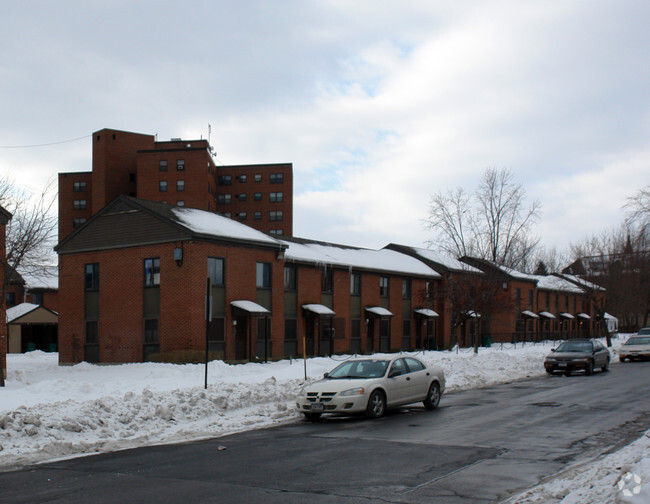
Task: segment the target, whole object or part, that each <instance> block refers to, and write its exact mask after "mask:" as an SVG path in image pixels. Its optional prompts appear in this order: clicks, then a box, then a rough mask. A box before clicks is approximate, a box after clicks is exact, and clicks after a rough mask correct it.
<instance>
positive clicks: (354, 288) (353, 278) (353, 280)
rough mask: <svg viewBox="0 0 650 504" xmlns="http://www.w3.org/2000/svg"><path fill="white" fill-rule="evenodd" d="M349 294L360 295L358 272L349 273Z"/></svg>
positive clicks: (359, 276)
mask: <svg viewBox="0 0 650 504" xmlns="http://www.w3.org/2000/svg"><path fill="white" fill-rule="evenodd" d="M350 295H351V296H360V295H361V275H360V274H359V273H352V274H350Z"/></svg>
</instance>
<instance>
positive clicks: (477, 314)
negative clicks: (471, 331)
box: [465, 310, 481, 318]
mask: <svg viewBox="0 0 650 504" xmlns="http://www.w3.org/2000/svg"><path fill="white" fill-rule="evenodd" d="M465 314H466V315H468V316H469V317H471V318H481V314H480V313H477V312H475V311H474V310H469V311H466V312H465Z"/></svg>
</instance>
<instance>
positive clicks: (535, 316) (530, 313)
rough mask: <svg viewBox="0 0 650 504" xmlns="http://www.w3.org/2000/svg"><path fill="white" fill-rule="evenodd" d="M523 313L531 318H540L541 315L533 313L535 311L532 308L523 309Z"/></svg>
mask: <svg viewBox="0 0 650 504" xmlns="http://www.w3.org/2000/svg"><path fill="white" fill-rule="evenodd" d="M521 314H522V315H523V316H524V317H529V318H539V315H537V313H533V312H532V311H530V310H523V311H522V312H521Z"/></svg>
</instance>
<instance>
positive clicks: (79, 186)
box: [72, 182, 86, 192]
mask: <svg viewBox="0 0 650 504" xmlns="http://www.w3.org/2000/svg"><path fill="white" fill-rule="evenodd" d="M72 190H73V191H74V192H83V191H85V190H86V183H85V182H75V183H74V184H72Z"/></svg>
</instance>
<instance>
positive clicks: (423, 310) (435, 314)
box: [413, 308, 440, 318]
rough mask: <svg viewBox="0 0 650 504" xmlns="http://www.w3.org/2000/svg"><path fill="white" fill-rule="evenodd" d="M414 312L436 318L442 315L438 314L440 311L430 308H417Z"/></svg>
mask: <svg viewBox="0 0 650 504" xmlns="http://www.w3.org/2000/svg"><path fill="white" fill-rule="evenodd" d="M413 313H415V314H416V315H420V316H422V317H426V318H434V317H439V316H440V315H438V312H436V311H434V310H430V309H429V308H418V309H417V310H413Z"/></svg>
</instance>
